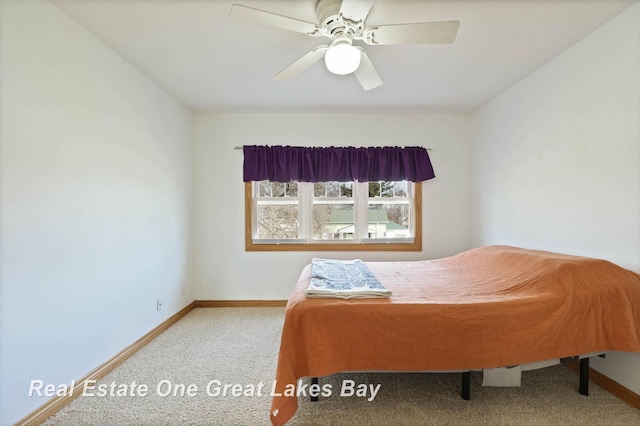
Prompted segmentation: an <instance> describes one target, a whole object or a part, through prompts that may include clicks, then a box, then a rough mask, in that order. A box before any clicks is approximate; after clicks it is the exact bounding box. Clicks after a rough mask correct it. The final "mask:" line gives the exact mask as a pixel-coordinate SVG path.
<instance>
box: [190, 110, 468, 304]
mask: <svg viewBox="0 0 640 426" xmlns="http://www.w3.org/2000/svg"><path fill="white" fill-rule="evenodd" d="M469 118H470V117H469V116H466V115H429V114H365V113H362V114H357V113H352V114H342V113H340V114H337V113H336V114H326V113H322V114H320V113H317V114H285V113H282V114H199V115H196V119H195V167H196V178H195V182H196V197H195V198H196V230H197V232H196V282H197V284H196V287H197V293H196V299H199V300H220V299H241V300H242V299H244V300H247V299H249V300H251V299H276V300H285V299H288V298H289V295H290V293H291V290H292V288H293V286H294V284H295V282H296V280H297V278H298V275H299V274H300V271H301V270H302V268H303V266H304V265H306V264H307V263H309V262H310V261H311V258H312V257H313V256H324V257H334V258H354V257H359V258H362V259H365V260H398V259H407V260H412V259H425V258H436V257H443V256H448V255H451V254H454V253H457V252H459V251H463V250H466V249H468V248H470V228H469V222H470V221H469V198H470V195H469V168H470V164H469V129H470V120H469ZM254 144H256V145H261V144H266V145H306V146H328V145H334V146H344V145H356V146H382V145H399V146H409V145H419V146H424V147H429V148H433V151H430V156H431V160H432V163H433V167H434V170H435V173H436V178H435V179H432V180H430V181H427V182H425V183H423V251H422V252H403V253H367V252H349V253H339V252H336V253H333V252H323V253H317V252H315V253H314V252H277V253H256V252H250V253H246V252H245V251H244V184H243V182H242V164H243V155H242V151H239V150H234V146H240V145H254Z"/></svg>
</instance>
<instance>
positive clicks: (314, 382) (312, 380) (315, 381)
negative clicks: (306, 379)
mask: <svg viewBox="0 0 640 426" xmlns="http://www.w3.org/2000/svg"><path fill="white" fill-rule="evenodd" d="M311 384H312V385H317V384H318V378H317V377H312V378H311ZM311 402H318V395H316V396H312V397H311Z"/></svg>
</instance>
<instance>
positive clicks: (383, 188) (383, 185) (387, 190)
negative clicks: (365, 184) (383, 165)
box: [380, 182, 393, 197]
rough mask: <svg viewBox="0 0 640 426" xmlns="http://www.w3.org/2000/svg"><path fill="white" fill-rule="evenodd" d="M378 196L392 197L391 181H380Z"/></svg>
mask: <svg viewBox="0 0 640 426" xmlns="http://www.w3.org/2000/svg"><path fill="white" fill-rule="evenodd" d="M380 196H381V197H393V182H380Z"/></svg>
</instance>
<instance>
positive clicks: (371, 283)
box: [306, 258, 391, 299]
mask: <svg viewBox="0 0 640 426" xmlns="http://www.w3.org/2000/svg"><path fill="white" fill-rule="evenodd" d="M306 296H307V297H337V298H341V299H365V298H381V297H389V296H391V291H390V290H387V289H386V288H385V287H384V286H383V285H382V284H381V283H380V281H378V279H377V278H376V277H375V275H373V273H372V272H371V271H370V270H369V268H368V267H367V265H365V263H364V262H363V261H362V260H360V259H356V260H331V259H316V258H314V259H313V260H312V261H311V282H310V283H309V287H308V288H307V291H306Z"/></svg>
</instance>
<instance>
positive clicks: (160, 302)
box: [156, 299, 162, 311]
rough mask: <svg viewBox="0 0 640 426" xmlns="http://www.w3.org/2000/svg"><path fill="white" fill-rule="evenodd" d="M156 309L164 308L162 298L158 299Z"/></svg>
mask: <svg viewBox="0 0 640 426" xmlns="http://www.w3.org/2000/svg"><path fill="white" fill-rule="evenodd" d="M156 310H157V311H161V310H162V299H158V300H156Z"/></svg>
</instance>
